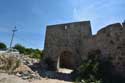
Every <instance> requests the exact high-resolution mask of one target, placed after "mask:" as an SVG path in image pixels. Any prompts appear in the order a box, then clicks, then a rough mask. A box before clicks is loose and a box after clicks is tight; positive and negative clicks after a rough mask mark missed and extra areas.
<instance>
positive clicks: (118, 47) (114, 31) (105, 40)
mask: <svg viewBox="0 0 125 83" xmlns="http://www.w3.org/2000/svg"><path fill="white" fill-rule="evenodd" d="M95 38H96V47H97V48H98V49H100V50H101V53H102V56H101V57H102V58H110V59H111V62H112V63H113V66H114V69H115V71H118V73H121V74H122V73H124V74H125V27H123V25H122V24H120V23H115V24H111V25H108V26H106V27H104V28H103V29H101V30H100V31H98V33H97V35H96V37H95Z"/></svg>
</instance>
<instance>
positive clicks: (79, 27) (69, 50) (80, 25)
mask: <svg viewBox="0 0 125 83" xmlns="http://www.w3.org/2000/svg"><path fill="white" fill-rule="evenodd" d="M89 37H92V32H91V26H90V22H89V21H84V22H74V23H68V24H58V25H52V26H47V30H46V39H45V48H44V52H45V56H46V57H50V58H51V59H52V60H53V62H54V63H52V64H51V65H53V66H55V68H57V67H59V66H60V67H65V68H71V69H74V68H76V67H77V66H78V65H79V64H80V61H81V56H82V51H81V49H82V48H81V47H82V45H83V41H84V40H85V39H87V38H89Z"/></svg>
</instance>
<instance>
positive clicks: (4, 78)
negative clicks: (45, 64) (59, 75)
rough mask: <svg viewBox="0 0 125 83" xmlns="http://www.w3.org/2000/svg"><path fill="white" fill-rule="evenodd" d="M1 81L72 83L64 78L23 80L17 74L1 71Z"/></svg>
mask: <svg viewBox="0 0 125 83" xmlns="http://www.w3.org/2000/svg"><path fill="white" fill-rule="evenodd" d="M0 83H72V82H66V81H63V80H57V79H49V78H42V79H41V80H34V81H27V80H23V79H21V78H19V77H17V76H15V75H8V74H6V73H0Z"/></svg>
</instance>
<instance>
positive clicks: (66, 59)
mask: <svg viewBox="0 0 125 83" xmlns="http://www.w3.org/2000/svg"><path fill="white" fill-rule="evenodd" d="M74 65H75V64H74V59H73V54H72V52H70V51H64V52H62V53H61V56H60V67H61V68H68V69H73V68H74Z"/></svg>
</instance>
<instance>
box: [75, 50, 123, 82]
mask: <svg viewBox="0 0 125 83" xmlns="http://www.w3.org/2000/svg"><path fill="white" fill-rule="evenodd" d="M100 56H101V51H100V50H92V51H90V52H89V53H88V58H87V59H86V60H84V61H83V63H82V64H81V65H80V67H78V69H76V70H75V71H74V72H73V79H75V81H76V83H119V82H120V83H125V80H124V78H123V77H121V76H119V75H114V74H112V72H113V71H114V70H113V69H114V67H113V65H112V62H111V58H110V57H108V58H103V60H101V58H100Z"/></svg>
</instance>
